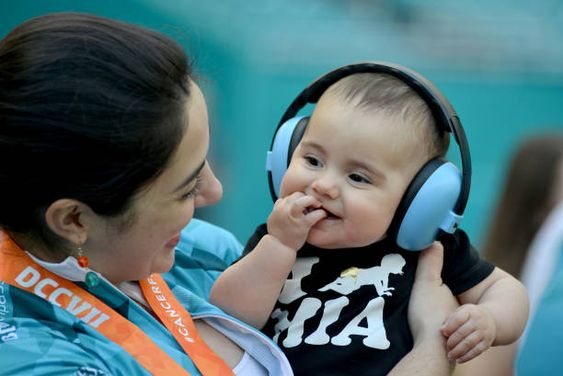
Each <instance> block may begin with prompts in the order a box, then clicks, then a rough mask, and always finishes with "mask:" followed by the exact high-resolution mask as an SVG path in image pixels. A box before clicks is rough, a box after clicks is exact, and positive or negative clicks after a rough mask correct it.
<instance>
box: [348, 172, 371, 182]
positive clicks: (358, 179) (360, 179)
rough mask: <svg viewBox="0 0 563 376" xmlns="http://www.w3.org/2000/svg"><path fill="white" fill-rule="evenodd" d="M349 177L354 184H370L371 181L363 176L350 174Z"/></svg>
mask: <svg viewBox="0 0 563 376" xmlns="http://www.w3.org/2000/svg"><path fill="white" fill-rule="evenodd" d="M348 177H349V178H350V180H352V181H353V182H354V183H364V184H369V183H370V181H369V179H368V178H366V177H365V176H362V175H360V174H350V175H348Z"/></svg>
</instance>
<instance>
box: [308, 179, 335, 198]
mask: <svg viewBox="0 0 563 376" xmlns="http://www.w3.org/2000/svg"><path fill="white" fill-rule="evenodd" d="M311 188H312V189H313V191H314V192H315V193H316V194H318V195H320V196H324V197H328V198H331V199H334V198H336V197H338V184H337V182H336V180H335V179H334V177H332V176H330V175H329V174H324V175H323V176H320V177H318V178H317V179H315V181H313V184H311Z"/></svg>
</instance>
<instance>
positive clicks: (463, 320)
mask: <svg viewBox="0 0 563 376" xmlns="http://www.w3.org/2000/svg"><path fill="white" fill-rule="evenodd" d="M440 330H441V332H442V335H443V336H444V337H446V338H447V342H446V349H447V351H448V358H449V359H450V360H454V361H456V362H457V363H464V362H467V361H468V360H471V359H473V358H475V357H476V356H478V355H479V354H481V353H482V352H483V351H485V350H487V349H488V348H489V347H491V344H492V343H493V341H494V340H495V337H496V323H495V320H494V319H493V317H492V316H491V314H490V313H489V311H488V310H487V309H486V308H484V307H481V306H478V305H475V304H464V305H462V306H460V307H459V308H458V309H457V310H455V311H454V312H453V313H452V314H451V315H450V316H449V317H448V318H447V319H446V321H445V322H444V324H443V325H442V327H441V328H440Z"/></svg>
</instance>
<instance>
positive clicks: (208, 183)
mask: <svg viewBox="0 0 563 376" xmlns="http://www.w3.org/2000/svg"><path fill="white" fill-rule="evenodd" d="M201 180H202V187H201V188H200V191H199V192H198V194H197V196H196V198H195V206H196V207H203V206H208V205H213V204H215V203H216V202H218V201H219V200H220V199H221V197H223V186H222V185H221V182H220V181H219V179H217V177H216V176H215V174H214V173H213V170H212V169H211V166H210V165H209V163H206V164H205V167H204V168H203V171H202V177H201Z"/></svg>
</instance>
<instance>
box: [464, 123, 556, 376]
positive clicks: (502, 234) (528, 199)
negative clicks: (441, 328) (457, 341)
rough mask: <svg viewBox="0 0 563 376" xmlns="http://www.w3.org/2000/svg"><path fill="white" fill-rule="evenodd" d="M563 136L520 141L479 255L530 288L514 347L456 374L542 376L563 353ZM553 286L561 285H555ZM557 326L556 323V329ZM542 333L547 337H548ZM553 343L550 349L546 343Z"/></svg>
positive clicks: (494, 351) (487, 355) (495, 351)
mask: <svg viewBox="0 0 563 376" xmlns="http://www.w3.org/2000/svg"><path fill="white" fill-rule="evenodd" d="M562 237H563V133H550V134H542V135H535V136H530V137H529V138H526V139H525V140H523V141H522V142H521V144H520V145H519V147H518V148H517V150H516V151H515V153H514V155H513V157H512V160H511V161H510V165H509V169H508V173H507V175H506V178H505V182H504V187H503V188H502V190H501V193H500V195H499V199H498V203H497V206H496V209H495V212H494V215H493V217H492V221H491V224H490V226H489V230H488V234H487V235H486V237H485V243H484V247H483V257H484V258H485V259H487V260H489V261H491V262H493V263H494V264H495V265H497V266H499V267H501V268H503V269H504V270H506V271H507V272H509V273H511V274H512V275H514V276H515V277H517V278H519V279H520V280H521V281H522V282H523V283H524V285H525V286H526V288H527V289H528V293H529V298H530V319H529V321H528V328H527V330H526V333H525V335H524V336H522V339H521V340H520V342H519V343H514V344H512V345H508V346H503V347H497V348H494V349H491V350H490V351H488V352H487V353H485V354H483V356H482V357H480V358H478V359H475V360H472V361H470V362H468V363H466V364H464V365H461V366H459V367H458V368H457V369H456V372H455V375H456V376H465V375H476V374H479V375H482V376H485V375H495V376H497V375H498V376H503V375H514V374H518V375H540V374H541V375H545V374H550V372H553V371H554V369H555V368H554V366H553V365H550V364H549V363H548V362H546V360H548V359H552V360H553V361H554V362H557V364H559V361H558V359H559V357H557V356H550V351H551V352H557V351H560V350H559V349H561V348H562V347H563V326H562V325H561V322H562V321H561V320H560V319H557V318H558V317H561V316H562V315H563V291H562V288H561V286H563V283H558V281H561V282H563V264H562V263H561V259H562V258H561V247H562V245H563V244H562ZM558 286H559V287H558ZM556 323H559V324H558V326H557V325H556ZM546 330H547V331H546ZM549 343H551V345H549V346H548V345H547V344H549Z"/></svg>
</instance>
